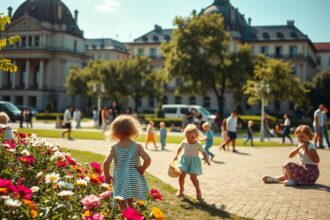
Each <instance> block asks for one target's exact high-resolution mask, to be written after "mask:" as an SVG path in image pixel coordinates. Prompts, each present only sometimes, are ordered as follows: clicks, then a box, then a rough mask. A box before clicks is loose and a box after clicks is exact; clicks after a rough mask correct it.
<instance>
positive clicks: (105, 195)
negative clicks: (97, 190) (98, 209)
mask: <svg viewBox="0 0 330 220" xmlns="http://www.w3.org/2000/svg"><path fill="white" fill-rule="evenodd" d="M111 195H112V192H111V191H109V190H108V191H105V192H103V193H101V194H100V198H101V199H107V198H109V197H110V196H111Z"/></svg>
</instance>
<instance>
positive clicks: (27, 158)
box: [17, 155, 36, 166]
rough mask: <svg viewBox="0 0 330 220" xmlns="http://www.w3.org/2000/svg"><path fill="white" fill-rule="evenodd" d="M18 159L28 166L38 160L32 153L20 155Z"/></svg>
mask: <svg viewBox="0 0 330 220" xmlns="http://www.w3.org/2000/svg"><path fill="white" fill-rule="evenodd" d="M17 160H18V161H19V162H21V163H24V164H25V165H26V166H30V165H31V164H32V163H35V162H36V159H35V158H34V157H33V156H32V155H30V156H22V157H19V158H17Z"/></svg>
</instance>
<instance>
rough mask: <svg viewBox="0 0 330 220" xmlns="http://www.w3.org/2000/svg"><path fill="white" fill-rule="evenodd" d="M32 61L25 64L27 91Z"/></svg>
mask: <svg viewBox="0 0 330 220" xmlns="http://www.w3.org/2000/svg"><path fill="white" fill-rule="evenodd" d="M29 75H30V60H26V63H25V89H29Z"/></svg>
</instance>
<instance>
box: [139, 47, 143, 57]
mask: <svg viewBox="0 0 330 220" xmlns="http://www.w3.org/2000/svg"><path fill="white" fill-rule="evenodd" d="M138 54H139V55H140V56H144V48H139V49H138Z"/></svg>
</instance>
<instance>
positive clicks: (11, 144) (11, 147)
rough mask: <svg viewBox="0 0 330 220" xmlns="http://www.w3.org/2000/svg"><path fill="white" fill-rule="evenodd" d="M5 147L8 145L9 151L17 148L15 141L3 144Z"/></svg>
mask: <svg viewBox="0 0 330 220" xmlns="http://www.w3.org/2000/svg"><path fill="white" fill-rule="evenodd" d="M3 144H4V145H7V146H8V147H9V149H14V148H15V147H16V144H15V141H14V139H8V140H5V141H4V142H3Z"/></svg>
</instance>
